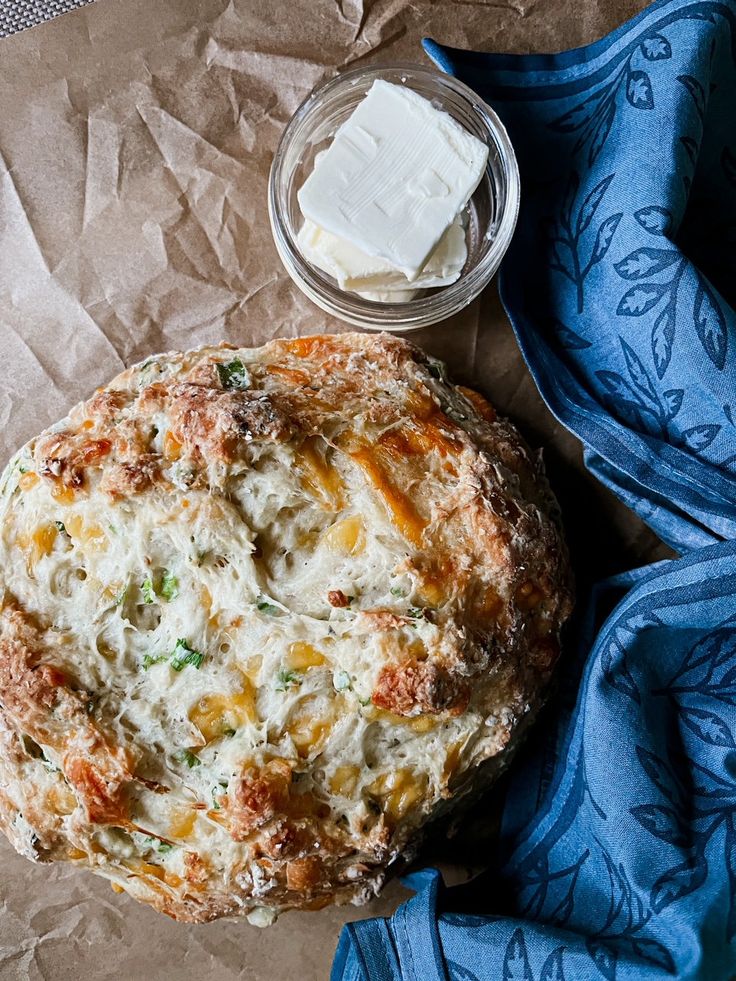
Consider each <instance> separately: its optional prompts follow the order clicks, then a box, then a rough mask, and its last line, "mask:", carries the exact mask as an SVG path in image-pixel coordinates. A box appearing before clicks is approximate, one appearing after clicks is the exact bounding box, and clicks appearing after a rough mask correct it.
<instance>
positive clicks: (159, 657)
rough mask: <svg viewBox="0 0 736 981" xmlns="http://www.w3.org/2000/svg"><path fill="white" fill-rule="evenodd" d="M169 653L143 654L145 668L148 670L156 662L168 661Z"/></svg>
mask: <svg viewBox="0 0 736 981" xmlns="http://www.w3.org/2000/svg"><path fill="white" fill-rule="evenodd" d="M168 660H169V655H168V654H144V655H143V670H144V671H148V669H149V668H151V667H153V665H154V664H161V663H162V661H168Z"/></svg>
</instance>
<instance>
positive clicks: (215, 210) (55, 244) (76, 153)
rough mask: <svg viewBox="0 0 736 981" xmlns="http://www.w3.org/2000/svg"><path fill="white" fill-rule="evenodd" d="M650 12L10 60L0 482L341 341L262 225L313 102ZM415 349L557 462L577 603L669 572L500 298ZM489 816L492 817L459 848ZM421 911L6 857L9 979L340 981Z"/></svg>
mask: <svg viewBox="0 0 736 981" xmlns="http://www.w3.org/2000/svg"><path fill="white" fill-rule="evenodd" d="M643 6H644V2H643V0H495V2H494V0H447V2H439V0H98V2H97V3H95V4H93V5H91V6H88V7H85V8H83V9H81V10H79V11H76V12H74V13H71V14H68V15H65V16H63V17H60V18H58V19H57V20H55V21H52V22H50V23H48V24H45V25H43V26H40V27H38V28H35V29H33V30H31V31H27V32H25V33H23V34H21V35H18V36H16V37H13V38H10V39H7V40H4V41H0V369H1V370H0V457H1V458H2V459H1V460H0V462H2V463H3V464H4V463H5V462H6V460H7V458H8V457H9V456H10V454H11V452H12V451H13V450H14V449H15V448H16V447H17V446H18V445H19V444H20V443H21V442H23V441H24V440H25V439H27V438H29V437H30V436H32V435H34V434H35V433H36V432H38V431H39V430H40V429H42V428H43V427H45V426H46V425H48V424H49V423H52V422H54V421H55V420H56V419H58V418H59V417H61V416H62V415H64V414H65V413H66V411H67V410H68V409H69V407H70V406H71V405H72V404H73V403H74V402H75V401H77V400H78V399H80V398H82V397H84V396H86V395H88V394H89V393H90V392H91V390H92V389H93V388H94V387H96V386H97V385H100V384H103V383H104V382H106V381H108V380H109V378H110V377H112V375H114V374H115V373H116V372H118V371H119V370H121V369H122V368H123V367H124V366H126V365H128V364H130V363H132V362H134V361H136V360H139V359H142V358H144V357H145V356H147V355H149V354H151V353H153V352H156V351H160V350H169V349H172V348H184V347H192V346H196V345H199V344H203V343H212V342H217V341H219V340H221V339H223V338H224V339H227V340H229V341H232V342H234V343H237V344H260V343H263V342H265V341H267V340H269V339H270V338H272V337H276V336H293V335H297V334H301V333H312V332H315V331H318V330H340V329H343V328H342V327H341V325H340V323H339V322H337V321H332V320H330V318H328V317H327V316H326V315H325V314H323V313H322V312H321V311H319V310H318V309H317V308H315V307H313V306H311V305H310V303H309V301H308V300H307V299H306V298H305V297H303V296H302V294H301V293H300V292H299V291H298V290H297V289H296V288H295V287H294V286H293V285H292V283H291V281H290V280H289V278H288V276H287V275H286V273H285V272H284V270H283V269H282V267H281V265H280V263H279V260H278V258H277V255H276V252H275V250H274V247H273V245H272V241H271V233H270V230H269V224H268V217H267V210H266V186H267V176H268V168H269V165H270V161H271V157H272V154H273V151H274V149H275V146H276V143H277V140H278V138H279V134H280V133H281V130H282V129H283V127H284V125H285V123H286V122H287V120H288V118H289V117H290V115H291V114H292V113H293V111H294V110H295V109H296V107H297V105H298V104H299V102H300V101H301V100H302V99H303V98H304V97H305V96H306V95H307V93H308V92H309V90H310V89H311V88H312V87H313V86H314V85H316V84H317V83H318V82H320V81H321V80H323V79H325V78H326V77H328V76H329V75H331V74H332V73H334V72H335V71H336V70H337V69H340V68H345V67H347V66H348V65H350V66H354V65H356V64H360V63H361V62H369V61H370V62H380V61H389V60H397V59H405V60H413V61H424V60H425V58H424V55H423V54H422V51H421V48H420V46H419V42H420V40H421V38H422V37H423V36H425V35H430V36H432V37H434V38H436V39H437V40H439V41H443V42H446V43H449V44H453V45H457V46H461V47H474V48H481V49H485V50H497V51H551V50H558V49H561V48H567V47H572V46H576V45H579V44H583V43H586V42H588V41H591V40H593V39H594V38H597V37H599V36H601V35H602V34H604V33H606V32H607V31H608V30H610V29H612V28H613V27H614V26H616V25H617V24H618V23H620V22H621V21H623V20H624V19H626V18H627V17H629V16H631V15H632V14H634V13H635V12H636V11H637V10H639V9H641V7H643ZM411 337H412V339H413V340H414V341H416V342H417V343H419V344H421V345H422V346H424V347H425V348H427V349H428V350H430V351H431V352H432V353H433V354H435V355H437V356H439V357H441V358H443V359H445V360H446V361H447V362H448V364H449V366H450V368H451V371H452V373H453V374H454V375H455V376H456V377H457V378H458V379H459V380H462V381H465V382H466V383H468V382H469V383H472V384H475V385H477V386H478V387H479V388H481V389H482V390H483V391H484V392H485V393H486V394H487V395H488V396H489V397H490V398H491V399H492V401H493V402H494V403H495V404H496V405H497V406H498V407H499V409H500V410H501V411H502V412H504V413H506V414H508V415H510V416H511V417H512V418H514V419H515V420H516V421H517V423H518V424H519V425H520V427H521V428H522V430H523V431H524V432H525V434H526V436H527V437H528V439H529V440H530V441H531V442H532V443H533V444H535V445H541V446H544V447H545V455H546V459H547V464H548V469H549V471H550V473H551V477H552V480H553V482H554V484H555V487H556V489H557V491H558V496H559V497H560V500H561V503H562V507H563V512H565V513H566V515H567V516H568V518H567V525H568V534H569V539H570V542H571V546H572V551H573V555H574V559H575V565H576V569H577V575H578V580H579V582H580V584H581V586H582V587H584V586H585V584H586V583H587V582H588V581H589V580H590V579H591V578H593V577H598V576H600V575H603V574H608V573H611V572H613V571H615V570H617V569H621V568H625V567H630V566H632V565H635V564H638V563H641V562H644V561H649V560H651V559H653V558H657V557H661V556H662V555H664V554H665V552H664V550H663V548H662V546H661V545H659V544H658V543H657V542H656V540H655V539H654V537H653V536H652V535H651V534H650V533H649V532H648V531H647V530H646V529H645V528H644V527H643V525H641V524H640V523H639V522H638V520H636V519H635V518H634V517H633V516H632V515H630V514H629V513H628V512H627V511H626V510H625V509H624V508H623V507H622V506H620V505H619V504H618V503H617V502H616V501H614V499H613V498H612V497H611V496H610V495H609V494H608V493H607V492H606V491H605V490H604V489H603V488H601V487H600V486H599V485H597V484H596V482H595V481H594V480H593V479H592V478H590V477H589V476H588V475H587V474H586V473H585V470H584V468H583V466H582V461H581V454H580V450H579V447H578V444H577V441H576V440H575V439H574V438H573V437H571V436H570V435H569V434H567V433H566V432H565V431H564V430H562V428H561V427H560V426H559V425H558V424H557V423H556V422H555V421H554V419H553V418H552V417H551V416H550V414H549V412H548V411H547V410H546V409H545V407H544V406H543V404H542V403H541V401H540V399H539V396H538V395H537V392H536V389H535V388H534V385H533V383H532V381H531V379H530V377H529V375H528V373H527V371H526V368H525V367H524V365H523V363H522V361H521V358H520V355H519V353H518V350H517V348H516V344H515V342H514V340H513V336H512V334H511V330H510V328H509V326H508V323H507V321H506V318H505V316H504V314H503V311H502V309H501V307H500V304H499V301H498V298H497V296H496V292H495V288H494V287H491V288H490V289H489V290H487V291H486V293H485V294H484V296H483V297H481V299H480V300H479V301H478V302H476V303H475V304H474V305H472V306H471V307H470V308H468V309H467V310H466V311H464V312H463V313H462V315H459V316H457V317H456V318H454V319H453V320H452V321H449V322H448V323H446V324H444V325H441V326H438V327H434V328H430V329H427V330H425V331H420V332H417V333H414V334H413V335H411ZM493 806H494V805H493V802H492V801H491V802H487V803H485V804H483V805H481V808H480V810H478V809H476V814H475V817H474V821H473V822H471V824H469V825H468V826H467V827H468V830H467V835H470V834H471V831H472V830H473V828H475V829H477V828H478V826H480V825H483V823H484V821H485V820H486V815H488V821H489V822H490V814H491V812H492V810H493ZM484 808H486V810H484ZM471 825H472V827H471ZM464 834H465V832H463V833H462V834H461V835H460V838H459V839H458V849H457V854H456V855H453V852H452V849H451V848H450V849H449V851H448V850H447V849H443V850H442V853H441V854H440V856H439V857H441V858H443V859H445V860H446V861H449V862H450V863H451V864H450V865H449V866H448V869H449V873H450V874H451V875H452V876H454V877H455V878H458V877H461V876H462V869H461V868H459V866H458V864H457V863H458V861H462V859H463V845H464V844H467V837H464ZM466 851H467V849H466ZM432 857H437V855H436V854H435V855H433V854H430V855H429V858H430V859H431V858H432ZM475 857H476V860H477V858H478V851H477V849H476V855H475ZM453 862H454V863H455V864H454V866H453V865H452V863H453ZM406 895H407V894H406V893H405V891H404V890H403V889H402V888H401V886H399V885H398V884H396V883H394V884H390V885H389V886H388V887H387V888H386V890H385V892H384V894H383V896H382V897H381V898H380V899H379V900H377V901H376V902H374V903H373V904H372V905H371V906H369V907H367V908H366V907H364V908H362V909H355V908H352V907H348V908H343V909H339V910H335V909H331V910H330V909H328V910H323V911H321V912H319V913H303V914H295V913H292V914H287V915H285V916H284V917H282V918H281V919H280V920H279V922H278V923H277V924H276V925H275V926H274V927H272V928H270V929H269V930H266V931H259V930H257V929H256V928H254V927H250V926H249V925H247V924H246V923H244V922H242V923H241V922H227V923H225V922H220V923H214V924H209V925H205V926H185V925H180V924H175V923H173V922H170V921H168V920H166V919H165V918H163V917H161V916H160V915H159V914H156V913H154V912H152V911H151V910H148V909H147V908H143V907H140V906H138V905H137V904H136V903H134V902H133V901H132V900H131V899H129V898H128V897H126V896H117V895H114V894H113V893H112V892H111V891H110V888H109V885H108V884H107V883H106V882H105V881H104V880H99V879H96V878H95V877H93V876H91V875H88V874H84V873H81V872H75V871H71V870H69V869H64V868H47V867H43V866H33V865H31V864H30V863H28V862H26V861H25V860H24V859H21V858H20V857H18V856H16V855H15V853H14V852H13V851H12V849H11V848H10V846H9V845H7V843H6V842H5V841H4V840H2V841H0V903H1V905H0V978H2V979H3V981H4V979H16V978H18V979H21V978H22V979H25V978H29V979H33V981H35V979H54V981H64V979H75V981H87V979H92V978H95V979H96V978H124V979H127V978H139V977H143V978H146V979H159V978H161V979H163V978H166V979H182V981H189V979H195V978H196V979H197V981H200V979H202V978H209V977H212V978H217V981H228V979H231V978H248V979H254V981H278V979H299V981H310V979H317V978H326V977H327V976H328V973H329V966H330V963H331V960H332V956H333V952H334V948H335V943H336V941H337V936H338V933H339V929H340V927H341V925H342V924H343V923H344V922H346V921H347V920H349V919H355V918H357V917H361V916H367V915H386V914H388V913H390V912H391V911H392V910H393V909H394V908H395V906H396V904H397V903H398V902H399V901H400V900H401V899H402V898H404V897H405V896H406Z"/></svg>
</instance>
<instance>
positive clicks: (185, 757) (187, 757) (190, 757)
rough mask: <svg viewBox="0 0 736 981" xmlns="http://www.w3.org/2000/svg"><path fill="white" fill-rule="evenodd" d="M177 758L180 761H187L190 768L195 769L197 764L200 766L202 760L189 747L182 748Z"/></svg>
mask: <svg viewBox="0 0 736 981" xmlns="http://www.w3.org/2000/svg"><path fill="white" fill-rule="evenodd" d="M175 759H177V760H179V762H180V763H186V765H187V766H188V767H189V769H190V770H193V769H194V767H195V766H199V765H200V764H201V762H202V761H201V760H200V758H199V757H198V756H195V755H194V753H192V752H191V751H190V750H188V749H182V750H181V751H180V752H178V753H177V754H176V757H175Z"/></svg>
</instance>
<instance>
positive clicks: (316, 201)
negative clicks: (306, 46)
mask: <svg viewBox="0 0 736 981" xmlns="http://www.w3.org/2000/svg"><path fill="white" fill-rule="evenodd" d="M487 159H488V147H487V146H486V145H485V144H484V143H482V142H481V141H480V140H478V139H476V137H474V136H473V135H472V134H471V133H469V132H468V131H467V130H465V129H464V128H463V127H462V126H460V124H459V123H457V122H456V121H455V120H454V119H453V118H452V117H451V116H450V115H449V114H448V113H446V112H443V111H441V110H439V109H436V108H435V107H434V106H433V105H432V104H431V103H430V102H429V101H428V100H427V99H424V98H423V97H422V96H420V95H418V94H417V93H416V92H414V91H413V90H412V89H410V88H408V87H405V86H401V85H392V84H390V83H389V82H384V81H382V80H378V81H376V82H374V83H373V85H372V87H371V89H370V91H369V92H368V95H367V96H366V97H365V99H364V100H363V101H362V102H361V103H360V105H359V106H358V108H357V109H356V110H355V112H354V113H353V114H352V116H351V117H350V118H349V119H348V120H347V121H346V122H345V123H343V125H342V126H341V127H340V128H339V129H338V131H337V133H336V134H335V138H334V140H333V141H332V144H331V145H330V147H329V149H328V150H327V151H326V153H325V155H324V157H323V158H322V159H321V160H320V161H319V164H318V166H316V167H315V169H314V170H313V171H312V173H311V174H310V176H309V177H308V178H307V180H306V181H305V182H304V185H303V186H302V188H301V189H300V191H299V194H298V198H299V205H300V207H301V210H302V213H303V215H304V216H305V218H308V219H310V220H311V221H313V222H314V223H315V224H316V225H318V226H320V228H324V229H325V230H326V231H328V232H331V233H332V234H333V235H336V236H338V237H339V238H341V239H343V240H344V241H345V242H347V243H350V244H351V245H353V246H355V247H356V248H358V249H360V250H361V251H362V252H365V253H367V254H368V255H369V256H375V257H377V258H381V259H384V260H386V261H387V262H388V263H389V265H390V266H392V267H393V268H394V269H397V270H399V271H401V272H402V273H403V274H404V275H405V276H406V278H407V279H408V280H410V281H413V280H415V279H416V278H417V276H418V275H419V273H420V271H421V270H422V269H423V268H424V265H425V263H426V262H427V259H428V257H429V255H430V254H431V253H432V251H433V250H434V249H435V247H436V246H437V243H438V242H439V241H440V239H441V238H442V236H443V234H444V233H445V231H446V230H447V229H448V228H449V226H450V225H451V224H452V223H453V221H454V220H455V218H456V217H457V216H458V215H459V214H460V212H461V211H462V209H463V208H464V207H465V205H466V204H467V202H468V200H469V199H470V196H471V195H472V193H473V191H474V190H475V188H476V187H477V186H478V183H479V182H480V179H481V177H482V175H483V171H484V169H485V165H486V161H487Z"/></svg>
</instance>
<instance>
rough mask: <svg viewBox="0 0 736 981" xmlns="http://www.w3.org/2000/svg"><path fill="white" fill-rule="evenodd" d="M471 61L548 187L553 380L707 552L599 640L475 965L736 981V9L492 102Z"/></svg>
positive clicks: (628, 472) (528, 778) (655, 580)
mask: <svg viewBox="0 0 736 981" xmlns="http://www.w3.org/2000/svg"><path fill="white" fill-rule="evenodd" d="M609 54H610V57H609V56H608V55H609ZM448 60H449V61H450V62H451V63H454V64H457V65H459V66H460V74H461V75H463V76H464V78H465V80H467V81H469V83H470V84H471V86H473V87H474V88H476V89H477V90H478V91H479V94H480V95H481V96H484V95H485V96H486V97H487V98H488V100H489V101H490V102H491V103H492V104H493V105H494V108H497V109H498V112H499V114H500V115H501V117H502V119H503V121H504V123H505V124H506V125H507V127H508V129H509V132H510V135H511V138H512V140H513V142H514V145H515V146H516V147H517V150H518V153H519V160H520V164H521V170H522V174H523V175H524V180H525V182H526V183H525V188H526V191H525V197H523V200H522V205H521V213H520V219H519V226H518V230H517V233H516V236H515V239H514V242H513V243H512V246H511V248H510V250H509V254H508V257H507V259H506V260H505V261H504V264H503V266H502V269H501V277H500V286H501V294H502V298H503V301H504V303H505V305H506V307H507V309H508V311H509V314H510V317H511V320H512V322H513V325H514V328H515V330H516V331H517V334H518V336H519V339H520V341H521V345H522V349H523V351H524V355H525V357H526V359H527V362H528V364H529V367H530V369H531V371H532V374H533V376H534V378H535V380H536V381H537V383H538V385H539V387H540V390H541V392H542V394H543V396H544V398H545V399H546V400H547V402H548V404H549V405H550V407H551V408H552V409H553V411H554V413H555V415H556V416H557V417H558V418H559V419H561V420H562V421H563V423H564V424H565V425H566V426H567V427H568V428H569V429H570V430H571V431H572V432H573V433H575V434H576V435H577V436H579V438H580V439H581V441H582V442H583V444H584V447H585V450H586V457H585V459H586V464H587V465H588V467H589V469H590V470H591V471H592V472H593V473H594V474H596V475H597V476H598V477H599V478H600V479H601V480H603V481H605V482H606V483H607V484H608V485H609V486H611V487H612V488H613V490H614V491H615V492H617V493H618V494H619V496H620V498H621V499H622V500H623V501H624V502H625V503H626V504H628V505H629V506H631V507H633V508H634V509H635V510H636V511H637V513H638V514H639V515H640V516H641V517H642V518H643V520H645V521H646V522H647V523H648V524H649V525H650V526H651V527H652V528H653V529H654V530H655V532H657V533H658V534H659V535H660V536H661V537H663V538H664V539H665V540H666V541H667V542H668V543H669V544H672V545H673V547H674V548H675V549H676V550H677V551H678V552H679V553H680V554H681V555H683V558H681V559H679V560H673V561H672V562H671V563H667V564H666V565H665V564H663V565H662V566H657V567H654V568H652V569H650V570H649V571H648V572H647V573H646V575H644V574H641V575H640V574H636V575H635V574H633V573H632V574H631V576H630V577H628V578H627V585H626V586H625V587H624V586H623V585H621V584H620V583H619V584H618V585H615V584H611V585H610V590H611V591H610V593H605V590H607V589H609V587H608V586H607V587H601V588H602V589H604V595H607V596H608V599H603V600H601V601H600V604H599V605H597V606H596V617H597V618H594V617H593V615H592V613H590V611H588V613H590V622H588V621H587V620H586V624H587V626H581V627H580V628H579V630H580V633H579V639H580V654H579V660H578V661H577V668H576V669H573V668H572V667H571V668H570V669H569V670H568V672H567V674H566V676H565V679H564V682H563V684H562V685H561V689H562V692H563V697H562V698H561V700H560V702H559V706H560V707H559V712H560V717H559V720H558V724H557V725H556V726H555V727H554V729H553V731H552V732H548V731H544V732H537V733H536V735H535V734H533V735H532V737H531V738H532V740H533V743H532V745H531V748H530V752H529V754H528V756H527V757H526V759H527V761H528V762H527V763H526V765H525V766H524V767H522V768H521V769H520V770H519V771H518V773H517V774H516V776H515V777H514V778H513V779H512V781H511V784H510V790H509V798H508V804H507V814H508V815H510V818H509V821H508V826H507V827H506V831H507V832H508V834H509V838H508V848H509V851H508V853H507V854H508V860H507V862H506V864H505V865H504V866H503V868H502V869H501V870H500V871H501V872H502V875H501V878H500V879H494V880H493V881H492V882H491V888H496V887H497V883H498V882H502V883H503V890H504V903H505V904H507V909H506V910H505V913H506V915H499V916H498V917H496V918H494V919H493V920H492V925H491V926H490V927H487V928H486V931H485V933H486V937H487V939H486V940H485V941H484V946H483V950H482V954H480V955H479V957H478V961H477V963H476V962H473V961H472V960H469V961H468V962H467V966H468V968H469V969H470V970H471V971H473V972H474V973H477V974H479V976H480V977H482V978H483V981H487V978H490V977H493V978H495V977H501V976H503V977H504V978H509V977H517V976H518V977H521V978H525V979H531V981H540V978H541V977H543V965H545V964H546V963H547V962H549V972H550V975H551V976H552V977H554V976H555V975H554V973H552V972H553V971H556V970H557V967H558V965H557V963H556V961H555V960H554V959H550V958H552V955H553V954H554V951H555V949H556V948H558V947H559V946H560V944H564V953H562V952H561V953H560V965H559V967H560V970H565V971H566V972H567V974H568V976H569V977H580V978H585V979H586V981H589V979H595V978H607V979H611V981H633V979H639V978H644V977H650V976H652V977H654V976H657V977H661V976H671V977H680V976H682V977H685V976H687V971H688V970H691V969H692V963H693V960H692V954H693V943H697V937H698V936H707V938H708V943H707V944H706V945H704V947H703V950H702V951H701V955H702V964H703V965H704V967H703V970H704V972H706V971H707V970H708V969H709V971H710V973H704V975H703V976H709V977H710V976H712V977H719V976H724V977H726V976H728V971H727V970H726V969H725V967H724V968H723V969H722V970H721V971H720V972H719V970H718V967H719V966H721V967H722V966H723V963H724V958H725V957H726V956H730V958H731V963H732V959H733V949H732V950H731V952H730V955H728V951H726V948H725V945H726V944H727V943H728V942H729V941H730V942H732V943H733V942H734V941H736V382H734V378H736V372H735V371H734V358H735V357H736V316H735V312H734V308H733V305H734V302H736V287H734V285H733V284H734V282H736V280H734V278H733V276H732V272H733V269H734V268H736V265H735V263H736V116H734V114H733V105H732V103H733V99H732V93H733V92H734V91H736V10H734V9H733V4H729V3H725V2H723V0H662V2H661V3H659V4H658V5H657V4H655V5H653V6H652V7H650V8H648V9H647V11H645V12H644V13H643V14H642V15H641V17H640V19H639V20H637V21H636V22H634V24H633V25H632V26H631V27H630V28H629V29H627V30H624V31H622V32H619V33H618V34H617V35H616V39H615V42H614V43H613V44H612V45H611V47H610V48H608V49H606V48H605V46H604V47H599V48H597V49H595V51H594V52H593V53H592V54H591V56H590V58H588V52H585V53H583V54H582V55H581V56H580V57H575V55H567V56H566V57H565V58H564V59H562V60H559V61H554V60H553V61H552V62H549V61H546V62H545V63H544V67H542V66H541V63H539V62H534V63H530V66H529V70H528V73H527V72H526V71H510V70H509V67H508V63H507V61H506V60H503V61H502V62H499V64H498V65H497V67H496V68H494V69H492V71H491V74H492V81H491V82H490V83H489V86H488V90H487V91H484V88H483V85H484V78H483V64H484V62H483V60H482V57H481V56H478V55H477V54H476V55H473V56H467V60H466V59H465V58H464V56H463V55H462V54H461V53H452V52H451V53H450V54H449V56H448ZM529 76H534V81H533V82H530V81H529ZM558 81H559V88H556V86H557V84H558ZM532 124H533V125H532ZM540 133H541V134H542V135H541V137H540ZM540 146H542V147H544V148H545V150H546V149H547V148H548V150H549V152H548V153H547V152H540ZM729 291H730V292H729ZM704 545H708V546H709V551H708V552H707V553H705V554H703V553H695V552H693V550H694V549H696V548H700V547H702V546H704ZM688 552H692V554H691V555H688V554H687V553H688ZM668 570H669V571H668ZM621 578H622V579H623V577H621ZM629 588H630V592H626V590H627V589H629ZM625 592H626V596H625V598H623V597H624V593H625ZM596 604H598V600H596ZM729 614H730V616H729ZM586 616H587V614H586ZM601 624H602V626H601ZM596 634H597V636H596ZM576 670H577V673H576ZM489 922H490V921H489ZM457 929H458V930H460V929H461V928H460V925H459V924H458V926H457ZM473 929H474V930H475V927H474V928H473ZM477 929H478V933H480V932H481V931H483V928H482V927H481V926H480V925H479V926H478V927H477ZM563 931H564V932H563ZM465 940H467V935H466V936H465V937H464V938H463V941H465ZM719 944H722V945H723V949H724V951H725V953H724V952H721V953H720V954H719V953H718V951H719ZM719 956H720V958H721V960H720V961H719V960H718V958H719ZM456 959H459V958H456ZM481 964H483V970H481V967H480V965H481ZM706 964H707V968H706V966H705V965H706ZM713 965H716V967H714V966H713ZM545 981H547V979H546V978H545Z"/></svg>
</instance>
